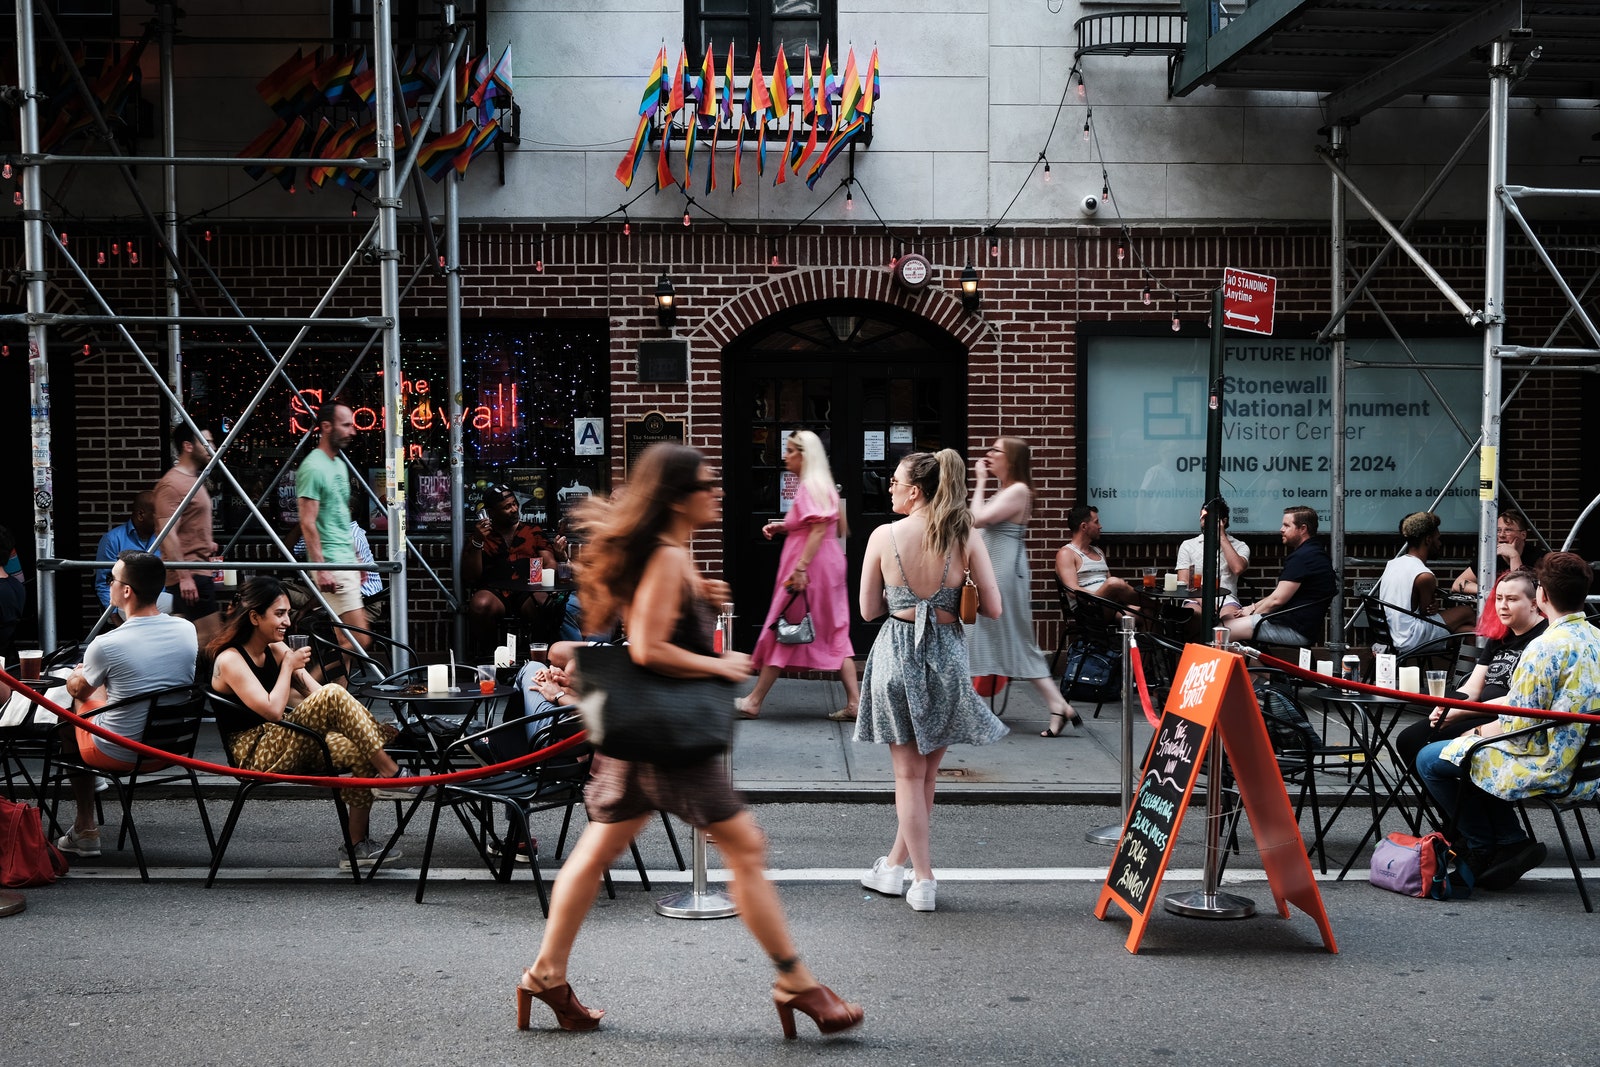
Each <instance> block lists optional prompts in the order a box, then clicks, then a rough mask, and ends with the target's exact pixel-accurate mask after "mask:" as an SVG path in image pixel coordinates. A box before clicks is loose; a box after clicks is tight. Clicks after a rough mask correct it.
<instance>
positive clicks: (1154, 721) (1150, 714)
mask: <svg viewBox="0 0 1600 1067" xmlns="http://www.w3.org/2000/svg"><path fill="white" fill-rule="evenodd" d="M1132 652H1133V680H1134V682H1135V683H1136V684H1137V685H1138V687H1139V703H1140V704H1141V705H1143V706H1144V717H1145V718H1146V719H1149V720H1150V725H1151V726H1155V727H1159V726H1160V725H1161V719H1160V718H1159V717H1158V716H1157V715H1156V712H1155V708H1154V707H1152V706H1151V704H1150V689H1149V687H1148V686H1147V685H1146V684H1145V680H1144V660H1143V658H1141V657H1140V655H1139V638H1138V637H1135V638H1134V639H1133V642H1132Z"/></svg>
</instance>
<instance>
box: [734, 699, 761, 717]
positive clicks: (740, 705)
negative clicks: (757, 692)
mask: <svg viewBox="0 0 1600 1067" xmlns="http://www.w3.org/2000/svg"><path fill="white" fill-rule="evenodd" d="M733 706H734V709H735V710H736V711H738V712H739V718H741V719H759V718H761V705H760V704H757V705H756V706H755V710H754V711H752V710H750V698H749V697H738V698H736V699H735V700H734V702H733Z"/></svg>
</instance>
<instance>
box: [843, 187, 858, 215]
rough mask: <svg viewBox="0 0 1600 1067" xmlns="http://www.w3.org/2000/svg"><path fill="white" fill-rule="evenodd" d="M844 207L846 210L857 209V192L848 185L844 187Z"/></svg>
mask: <svg viewBox="0 0 1600 1067" xmlns="http://www.w3.org/2000/svg"><path fill="white" fill-rule="evenodd" d="M844 209H845V210H846V211H854V210H855V209H856V194H855V193H854V192H853V191H852V190H851V188H850V187H849V186H848V185H847V186H845V188H844Z"/></svg>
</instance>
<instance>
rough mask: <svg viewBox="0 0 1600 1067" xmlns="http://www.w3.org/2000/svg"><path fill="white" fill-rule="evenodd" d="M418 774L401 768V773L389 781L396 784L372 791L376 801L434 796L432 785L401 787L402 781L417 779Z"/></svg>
mask: <svg viewBox="0 0 1600 1067" xmlns="http://www.w3.org/2000/svg"><path fill="white" fill-rule="evenodd" d="M415 777H417V773H416V772H415V771H413V770H412V769H411V768H410V767H402V768H400V773H399V774H397V775H395V776H394V777H393V778H391V779H389V780H390V781H391V782H394V783H396V784H394V785H391V786H380V787H378V788H377V789H374V790H373V791H372V797H373V799H374V800H415V799H417V798H418V797H419V796H420V797H422V798H424V799H427V798H430V797H432V796H433V792H434V788H435V787H434V786H431V785H401V784H399V783H400V781H401V779H404V778H415Z"/></svg>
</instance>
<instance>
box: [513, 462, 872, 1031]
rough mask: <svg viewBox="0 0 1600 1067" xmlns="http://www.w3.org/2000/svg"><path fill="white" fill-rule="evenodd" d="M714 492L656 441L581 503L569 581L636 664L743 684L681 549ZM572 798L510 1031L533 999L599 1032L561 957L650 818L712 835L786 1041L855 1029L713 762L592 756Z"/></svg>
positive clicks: (708, 585)
mask: <svg viewBox="0 0 1600 1067" xmlns="http://www.w3.org/2000/svg"><path fill="white" fill-rule="evenodd" d="M721 496H722V491H721V489H720V487H719V486H718V483H717V482H716V480H715V479H714V478H713V476H712V473H711V469H710V468H709V467H708V466H706V464H705V460H704V458H703V457H702V456H701V455H700V453H699V452H697V451H695V450H694V449H692V448H685V447H684V446H682V445H671V444H657V445H652V446H650V447H649V448H647V449H645V451H644V452H643V453H642V454H641V455H640V456H639V459H638V461H637V463H636V464H635V466H634V475H633V477H632V478H631V479H630V480H629V482H628V485H627V491H626V492H625V493H624V494H622V495H621V497H620V498H619V499H615V500H613V501H610V502H602V501H590V502H587V503H585V505H584V506H583V509H582V511H581V512H580V515H579V521H580V522H582V523H583V525H584V526H585V527H586V528H587V530H588V533H589V542H588V544H587V546H586V547H585V548H584V551H583V562H584V566H583V569H582V570H581V571H580V572H579V576H578V584H579V589H580V591H581V592H582V593H583V596H584V606H585V610H586V611H587V612H588V613H589V615H588V618H589V619H590V620H591V621H592V620H601V621H605V620H609V619H612V618H615V617H616V616H617V615H619V614H620V615H621V616H622V618H623V621H624V623H625V624H626V626H627V629H628V642H629V644H628V647H629V650H630V651H631V653H632V657H633V661H634V662H635V663H637V664H639V665H640V666H643V667H648V668H649V669H651V670H653V671H657V672H659V673H661V674H667V675H671V676H673V677H677V678H713V677H715V678H727V679H729V680H730V681H741V680H743V679H745V678H748V677H749V676H750V657H749V656H746V655H744V654H742V653H737V652H725V653H723V654H721V655H717V654H716V652H714V651H713V646H712V640H711V634H712V629H713V626H714V624H715V619H716V605H718V604H720V603H722V602H723V601H725V600H727V599H728V595H729V594H728V586H727V583H725V582H720V581H711V580H709V579H706V578H704V577H702V576H701V574H700V572H699V571H698V570H697V569H696V567H695V565H694V559H693V557H692V556H691V555H690V552H689V540H690V538H691V537H693V536H694V533H695V531H697V530H701V529H704V528H705V527H708V526H711V525H712V524H714V523H715V522H716V521H717V520H718V518H719V517H720V514H721V511H722V507H721ZM583 804H584V810H585V812H586V813H587V814H588V816H589V825H588V826H587V827H585V828H584V831H583V835H582V836H581V837H579V838H578V843H577V845H576V846H574V848H573V850H572V854H571V855H570V856H568V857H567V861H566V862H565V863H563V864H562V865H561V874H560V875H559V876H558V877H557V878H556V884H555V888H554V889H553V890H552V891H551V894H550V916H549V918H548V919H547V920H546V922H545V928H544V941H543V943H542V944H541V945H540V946H539V956H538V958H537V959H536V960H534V963H533V966H532V967H529V968H527V969H526V970H525V971H523V972H522V978H521V980H520V981H519V982H518V983H517V1026H518V1027H519V1028H520V1029H524V1030H525V1029H527V1028H528V1025H529V1018H528V1016H529V1013H530V1011H531V1009H532V1005H533V1001H534V1000H536V999H537V1000H541V1001H543V1002H544V1003H545V1004H546V1005H548V1006H549V1008H550V1010H551V1011H552V1012H554V1013H555V1016H556V1022H557V1023H558V1024H559V1025H560V1026H561V1028H562V1029H563V1030H593V1029H596V1028H597V1027H598V1026H599V1025H600V1018H601V1016H603V1015H604V1014H605V1012H603V1011H600V1010H598V1009H595V1008H589V1007H586V1006H584V1005H583V1004H582V1003H581V1002H580V1001H579V1000H578V997H577V995H576V994H575V993H574V992H573V991H572V986H571V985H570V984H569V983H568V981H567V961H568V958H569V957H570V956H571V955H572V945H573V942H574V941H575V940H576V939H577V936H578V930H579V929H580V928H581V927H582V925H583V920H584V917H585V916H586V915H588V913H589V907H590V905H592V904H593V903H594V898H595V893H596V891H597V890H598V889H599V888H600V878H601V876H602V875H603V874H604V873H605V872H606V871H607V870H609V869H610V868H611V864H612V863H613V862H614V861H615V860H616V859H617V857H618V856H620V855H621V854H622V851H623V849H625V848H627V847H628V845H629V844H631V843H632V841H633V839H634V838H635V837H636V836H638V833H639V831H640V830H641V829H643V828H644V825H645V823H647V822H649V821H650V819H652V818H653V817H654V816H655V813H656V812H657V811H658V810H659V811H669V812H671V813H672V814H674V815H676V816H678V818H680V819H682V820H684V821H685V822H687V823H689V824H690V825H691V826H694V827H697V828H699V829H703V830H707V831H709V832H710V834H711V835H712V837H713V838H714V839H715V840H716V843H717V851H719V852H720V853H722V857H723V860H724V861H725V862H726V863H727V865H728V867H729V869H730V870H731V871H732V872H733V880H732V885H731V887H730V888H731V890H732V893H733V899H734V903H735V904H737V905H738V908H739V918H740V919H741V920H742V921H743V922H744V924H745V926H746V927H748V928H749V930H750V932H751V933H752V934H754V935H755V938H756V940H757V941H758V942H759V943H760V944H761V948H762V950H763V951H765V952H766V954H767V955H768V956H769V957H770V958H771V960H772V963H773V966H774V967H776V968H777V972H778V973H777V977H776V979H775V980H774V982H773V983H772V1001H773V1004H774V1005H776V1006H777V1009H778V1019H779V1022H780V1023H781V1024H782V1026H783V1031H784V1036H785V1037H794V1036H795V1026H794V1013H795V1012H797V1011H798V1012H801V1013H803V1014H805V1015H809V1016H810V1017H811V1018H812V1020H813V1021H814V1022H816V1024H817V1028H818V1029H819V1030H821V1031H822V1032H823V1033H834V1032H836V1031H839V1030H846V1029H849V1028H850V1027H852V1026H856V1025H859V1024H860V1022H861V1020H862V1017H863V1012H862V1010H861V1006H860V1005H859V1004H850V1003H846V1002H845V1001H844V1000H841V999H840V998H839V997H838V996H837V995H836V994H835V993H834V992H833V991H832V990H831V989H829V988H828V987H827V986H825V985H822V984H821V983H819V982H818V981H817V980H816V978H815V977H813V976H812V974H811V971H810V970H809V969H808V968H807V967H806V965H805V964H803V963H801V962H800V956H799V954H798V953H797V952H796V951H795V946H794V942H793V941H792V940H791V939H790V937H789V927H788V922H787V921H786V920H785V918H784V914H783V906H782V904H780V903H779V901H778V892H777V889H776V887H774V885H773V884H772V883H771V882H769V881H768V880H767V878H766V860H767V848H766V837H765V836H764V835H763V834H762V832H761V827H759V826H758V825H756V821H755V818H754V817H753V816H751V814H750V811H749V809H748V808H746V807H745V806H744V800H743V799H742V798H741V797H740V796H739V795H738V794H737V793H735V792H734V791H733V782H732V781H731V779H730V778H729V777H728V768H727V764H726V762H725V761H724V759H723V757H722V756H721V755H720V754H719V755H715V756H711V757H708V758H707V759H705V760H703V761H701V762H700V763H696V764H691V765H689V766H687V767H674V768H665V767H657V766H655V765H653V764H647V763H630V762H628V761H625V760H619V759H612V758H610V757H608V756H606V755H604V754H596V755H595V757H594V770H593V775H592V777H591V778H590V780H589V784H588V786H587V787H586V788H585V789H584V795H583ZM663 988H668V987H663ZM674 988H675V987H674Z"/></svg>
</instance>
